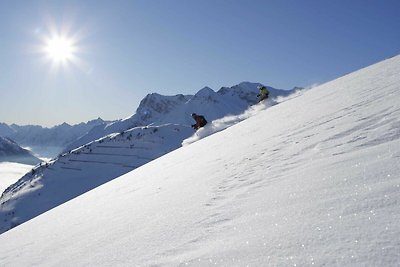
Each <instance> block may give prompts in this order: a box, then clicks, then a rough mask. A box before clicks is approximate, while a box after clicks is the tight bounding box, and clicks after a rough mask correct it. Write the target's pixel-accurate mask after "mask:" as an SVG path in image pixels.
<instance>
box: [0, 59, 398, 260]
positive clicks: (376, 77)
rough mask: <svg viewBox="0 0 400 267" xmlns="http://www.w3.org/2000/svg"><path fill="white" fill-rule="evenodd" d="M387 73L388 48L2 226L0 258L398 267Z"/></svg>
mask: <svg viewBox="0 0 400 267" xmlns="http://www.w3.org/2000/svg"><path fill="white" fill-rule="evenodd" d="M399 73H400V56H397V57H395V58H392V59H388V60H386V61H383V62H380V63H378V64H375V65H372V66H370V67H367V68H365V69H362V70H359V71H357V72H354V73H352V74H349V75H346V76H343V77H341V78H339V79H336V80H334V81H332V82H328V83H326V84H323V85H321V86H318V87H315V88H313V89H311V90H308V91H306V92H303V94H298V95H296V97H291V98H290V99H289V100H287V101H285V102H282V103H280V104H279V105H275V106H273V107H271V108H268V109H266V110H261V111H260V112H258V113H257V114H255V115H254V116H253V117H250V118H248V119H247V120H244V121H242V122H240V123H237V124H236V125H234V126H232V127H230V128H228V129H226V130H224V131H221V132H219V133H216V134H214V135H211V136H209V137H207V138H204V139H202V140H199V141H197V142H195V143H192V144H189V145H187V146H184V147H182V148H180V149H177V150H175V151H173V152H171V153H169V154H167V155H165V156H163V157H160V158H158V159H156V160H154V161H152V162H150V163H148V164H146V165H144V166H142V167H140V168H138V169H136V170H134V171H132V172H129V173H127V174H125V175H123V176H121V177H119V178H118V179H114V180H113V181H111V182H109V183H107V184H104V185H103V186H100V187H98V188H96V189H94V190H92V191H90V192H88V193H86V194H83V195H81V196H79V197H77V198H75V199H73V200H71V201H69V202H68V203H65V204H64V205H61V206H59V207H57V208H55V209H52V210H51V211H49V212H47V213H45V214H42V215H41V216H38V217H36V218H35V219H33V220H30V221H29V222H26V223H24V224H22V225H20V226H18V227H16V228H14V229H12V230H11V231H8V232H6V233H4V234H2V235H0V243H1V244H6V245H4V246H3V247H2V257H1V258H0V265H4V266H31V265H39V266H59V265H65V264H66V263H67V264H68V265H71V266H181V265H182V266H184V265H189V266H211V265H222V266H311V265H314V266H398V265H399V264H400V259H399V257H398V251H399V250H400V243H399V240H400V224H399V223H398V222H399V220H400V215H399V214H400V210H399V205H398V203H400V191H399V186H400V161H399V159H400V131H399V129H400V104H399V103H400V102H399V101H398V99H399V98H400V75H399ZM38 186H39V185H38ZM65 190H68V188H66V189H65ZM61 192H62V191H61ZM43 193H44V192H43ZM21 197H24V196H23V195H21ZM37 198H40V196H37Z"/></svg>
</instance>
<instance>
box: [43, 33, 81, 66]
mask: <svg viewBox="0 0 400 267" xmlns="http://www.w3.org/2000/svg"><path fill="white" fill-rule="evenodd" d="M44 50H45V52H46V54H47V56H48V57H49V58H50V59H51V60H52V61H53V62H54V63H65V62H67V61H71V60H72V59H73V57H74V53H75V51H76V48H75V47H74V43H73V41H72V39H69V38H68V37H67V36H53V37H51V38H48V39H47V40H46V43H45V49H44Z"/></svg>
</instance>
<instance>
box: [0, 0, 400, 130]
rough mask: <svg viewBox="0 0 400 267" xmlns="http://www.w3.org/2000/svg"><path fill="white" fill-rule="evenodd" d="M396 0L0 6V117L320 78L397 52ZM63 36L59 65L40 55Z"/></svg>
mask: <svg viewBox="0 0 400 267" xmlns="http://www.w3.org/2000/svg"><path fill="white" fill-rule="evenodd" d="M399 14H400V1H397V0H396V1H390V0H386V1H385V0H383V1H372V0H337V1H328V0H313V1H311V0H303V1H300V0H292V1H288V0H276V1H267V0H264V1H257V0H252V1H248V0H246V1H245V0H231V1H228V0H202V1H194V0H180V1H177V0H150V1H146V0H143V1H135V0H129V1H88V0H86V1H1V2H0V33H1V38H0V40H1V41H0V63H1V64H0V122H6V123H17V124H40V125H45V126H53V125H55V124H60V123H62V122H64V121H65V122H68V123H71V124H73V123H78V122H81V121H87V120H90V119H94V118H97V117H99V116H100V117H102V118H104V119H118V118H124V117H128V116H130V115H132V114H133V113H134V112H135V110H136V108H137V106H138V104H139V101H140V100H141V99H142V98H143V97H144V96H145V95H146V94H147V93H151V92H158V93H161V94H166V95H173V94H178V93H184V94H193V93H195V92H197V91H198V90H199V89H201V88H202V87H204V86H210V87H211V88H213V89H214V90H218V89H219V88H220V87H222V86H233V85H235V84H238V83H240V82H242V81H252V82H261V83H264V84H266V85H270V86H273V87H276V88H283V89H290V88H292V87H294V86H309V85H312V84H319V83H323V82H326V81H329V80H332V79H334V78H336V77H339V76H341V75H343V74H345V73H348V72H351V71H354V70H357V69H359V68H362V67H365V66H367V65H370V64H373V63H375V62H378V61H380V60H383V59H385V58H387V57H390V56H393V55H396V54H399V53H400V30H399V29H400V16H399ZM55 31H56V32H59V33H60V34H62V35H64V36H65V37H66V38H71V39H73V40H74V46H75V47H76V50H75V51H74V61H72V62H69V63H65V64H63V65H62V66H61V65H57V64H54V63H52V62H51V60H49V58H48V55H46V53H44V52H43V48H44V46H45V43H44V41H43V40H44V39H45V38H48V37H49V36H50V35H51V33H52V32H55Z"/></svg>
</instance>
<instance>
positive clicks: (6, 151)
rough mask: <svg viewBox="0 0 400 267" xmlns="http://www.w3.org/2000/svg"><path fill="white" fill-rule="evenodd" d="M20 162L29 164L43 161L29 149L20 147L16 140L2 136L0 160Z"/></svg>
mask: <svg viewBox="0 0 400 267" xmlns="http://www.w3.org/2000/svg"><path fill="white" fill-rule="evenodd" d="M2 161H8V162H18V163H23V164H29V165H36V164H37V163H39V162H41V160H40V159H38V158H37V157H35V156H34V155H33V154H32V153H31V152H30V151H29V150H26V149H24V148H22V147H20V146H19V145H18V144H17V143H16V142H14V141H13V140H11V139H9V138H7V137H1V136H0V162H2Z"/></svg>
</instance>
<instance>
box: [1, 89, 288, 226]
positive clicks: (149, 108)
mask: <svg viewBox="0 0 400 267" xmlns="http://www.w3.org/2000/svg"><path fill="white" fill-rule="evenodd" d="M259 85H260V84H259V83H248V82H246V83H241V84H239V85H236V86H233V87H230V88H228V87H224V88H221V89H220V90H219V91H218V92H215V91H213V90H212V89H210V88H208V87H205V88H203V89H201V90H200V91H199V92H198V93H197V94H195V95H175V96H162V95H159V94H155V93H153V94H149V95H147V96H146V97H145V98H144V99H143V100H142V101H141V103H140V105H139V107H138V109H137V111H136V113H135V114H134V115H132V116H131V117H129V118H127V119H124V120H119V121H116V122H113V123H109V124H106V123H100V124H99V125H97V126H95V127H93V128H92V129H91V130H90V131H89V132H88V133H87V134H86V135H83V136H82V137H81V138H79V139H78V140H76V141H75V142H73V143H71V144H70V145H69V146H68V148H67V149H66V151H65V153H62V154H61V155H60V156H59V157H57V158H55V159H53V160H51V161H50V162H48V163H46V164H42V165H40V166H37V167H36V168H34V169H33V171H32V172H31V173H28V174H26V175H25V176H23V177H22V178H21V179H20V180H19V181H18V182H17V183H15V184H14V185H12V186H10V187H9V188H8V189H7V190H6V191H5V192H4V193H3V195H2V196H1V198H0V203H1V205H2V207H3V209H2V210H6V211H7V212H3V211H2V210H0V233H1V232H4V231H7V230H8V229H10V228H12V227H14V226H16V225H18V224H21V223H23V222H25V221H27V220H29V219H31V218H33V217H35V216H37V215H39V214H41V213H43V212H45V211H47V210H49V209H51V208H53V207H55V206H58V205H60V204H62V203H64V202H66V201H68V200H70V199H72V198H74V197H76V196H78V195H80V194H83V193H84V192H87V191H89V190H91V189H93V188H95V187H97V186H99V185H101V184H103V183H105V182H108V181H110V180H112V179H114V178H116V177H118V176H120V175H122V174H124V173H127V172H129V171H131V170H133V169H135V168H138V167H140V166H142V165H143V164H146V163H148V162H150V161H151V160H153V159H156V158H158V157H160V156H162V155H164V154H166V153H168V152H170V151H172V150H174V149H176V148H179V147H180V146H181V144H182V141H183V140H184V139H186V138H188V137H190V136H191V135H193V134H194V130H193V129H192V128H191V126H190V125H191V124H193V123H194V121H193V119H192V117H191V116H190V114H191V113H198V114H202V115H204V116H205V117H206V119H207V120H208V121H209V122H210V124H211V122H212V121H213V120H215V119H218V118H221V117H224V116H227V115H236V114H241V113H243V112H244V111H245V110H246V109H248V108H249V107H250V106H251V105H253V104H256V103H257V94H258V89H257V87H258V86H259ZM268 88H269V90H270V95H271V98H272V100H271V101H270V102H268V104H269V105H273V104H274V100H273V98H274V97H277V96H287V95H289V94H290V93H292V92H293V91H287V90H279V89H274V88H270V87H268ZM21 195H23V196H24V197H23V198H19V197H18V196H21Z"/></svg>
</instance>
